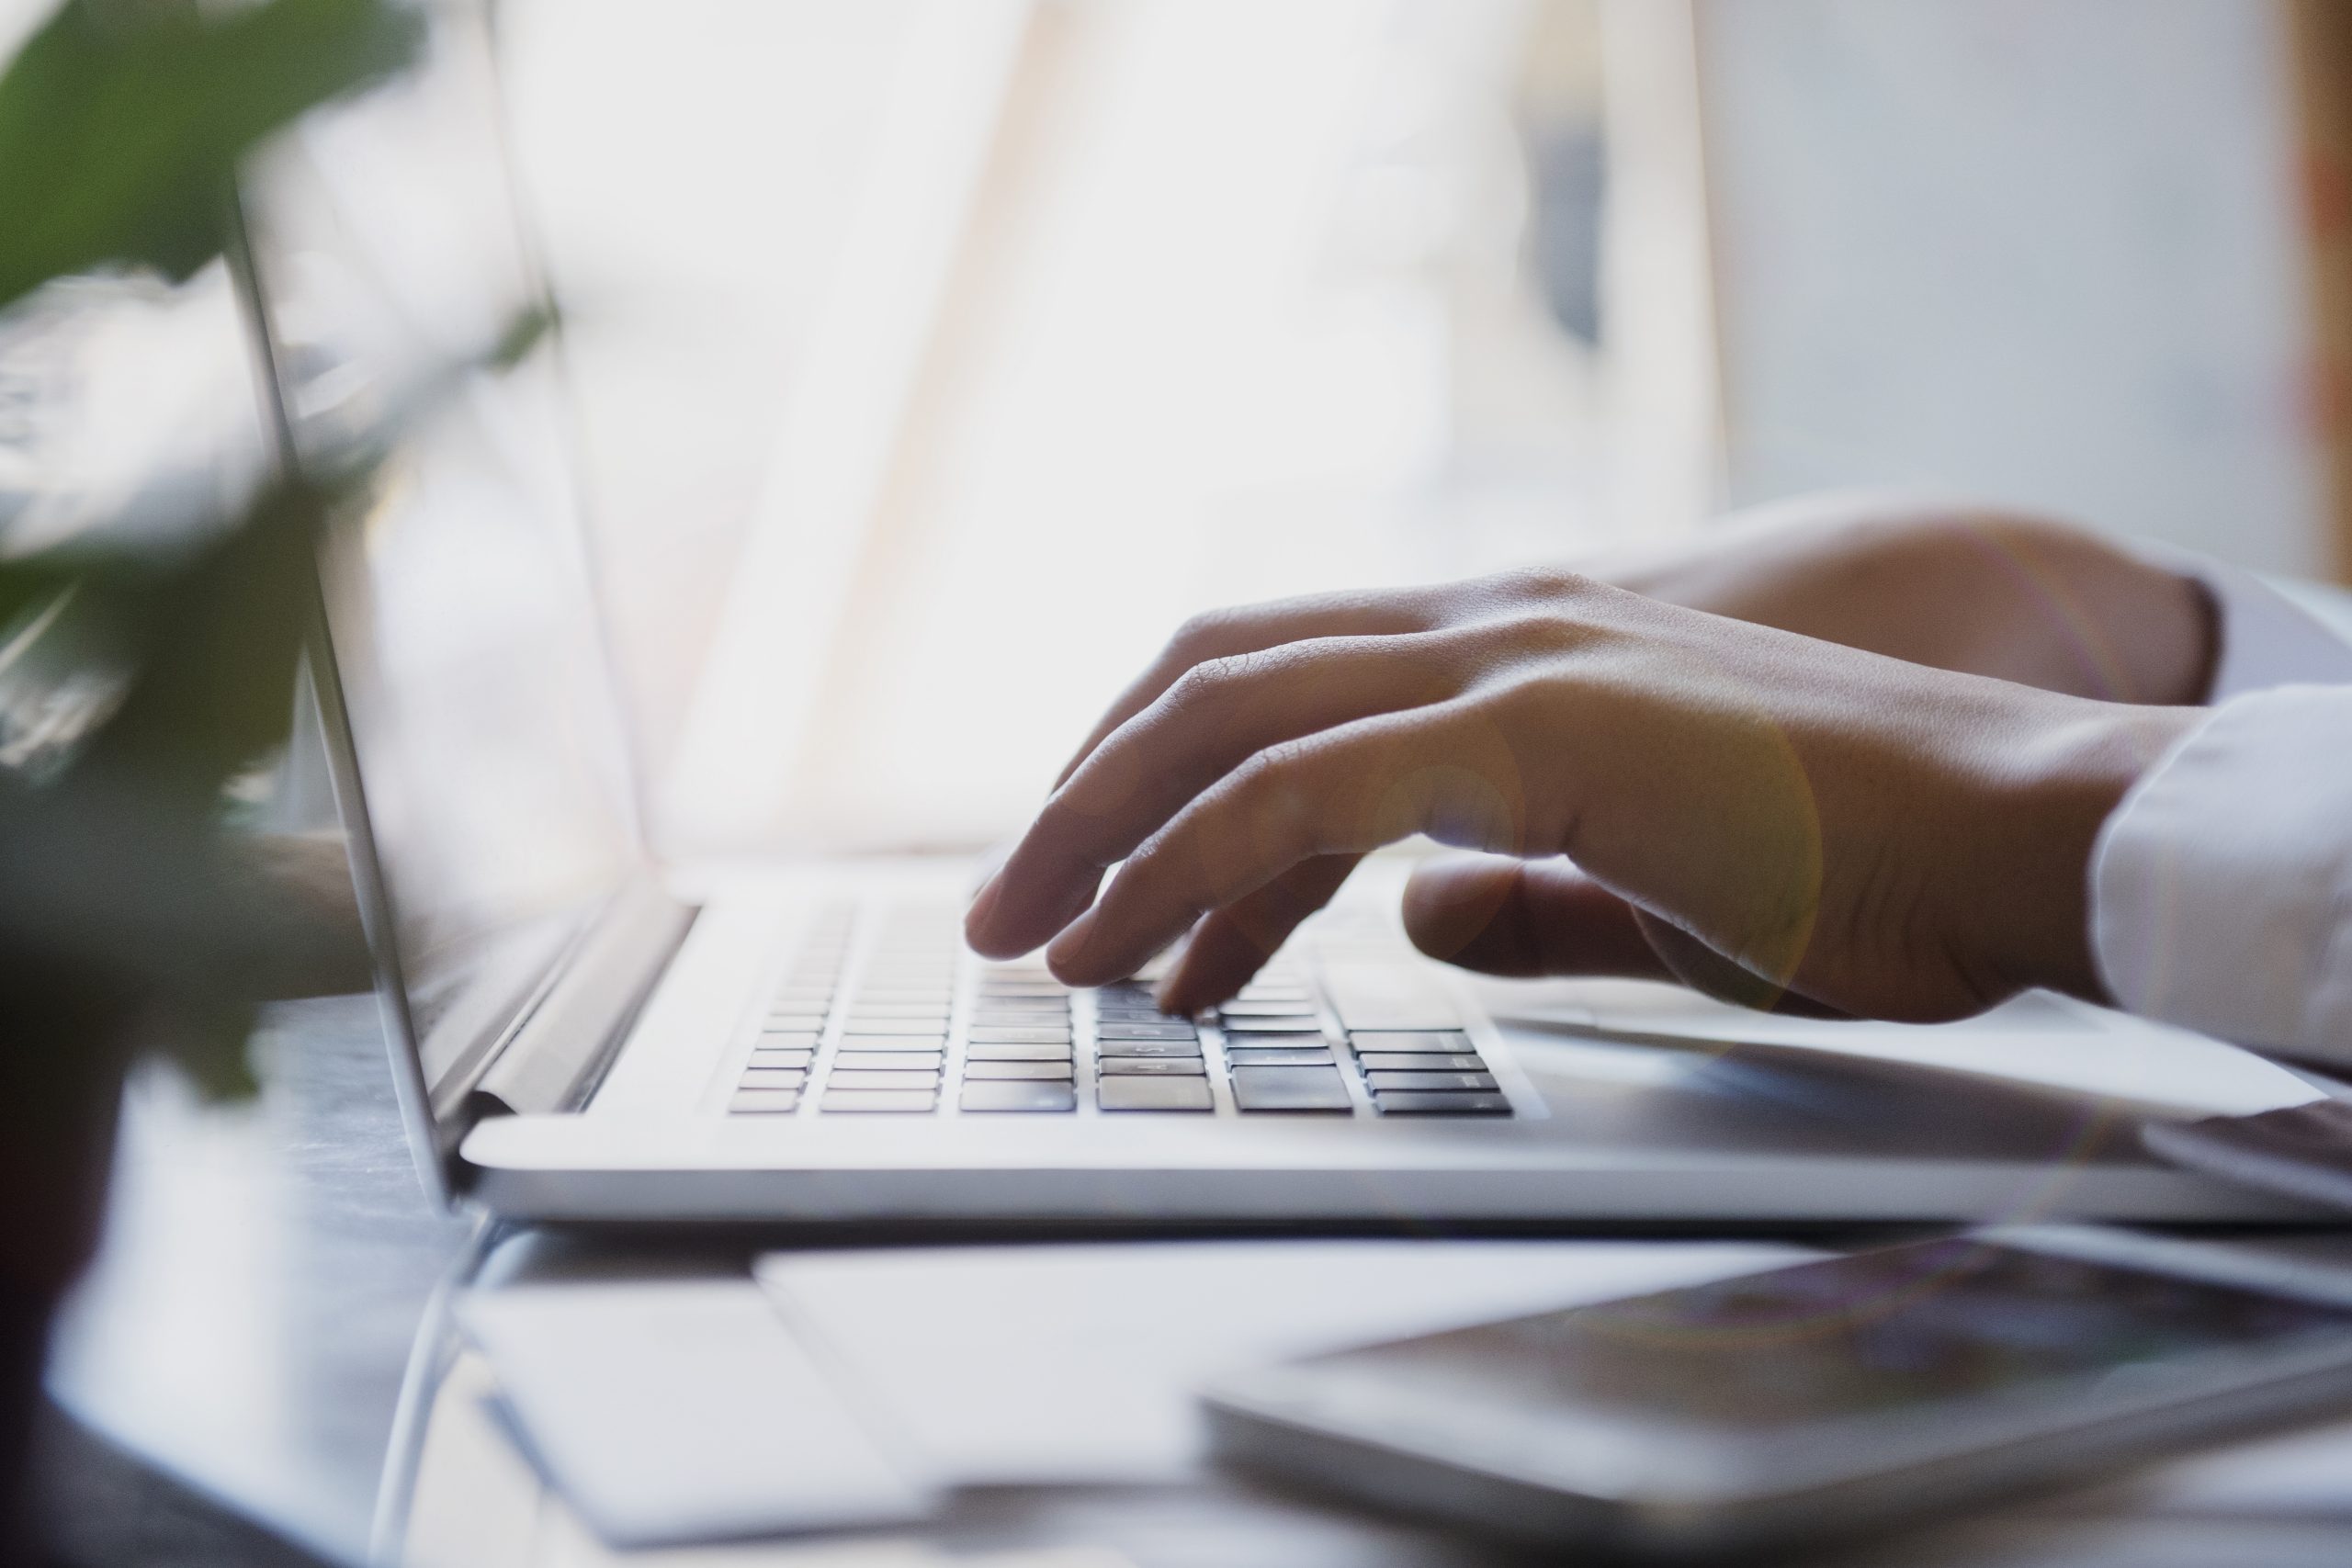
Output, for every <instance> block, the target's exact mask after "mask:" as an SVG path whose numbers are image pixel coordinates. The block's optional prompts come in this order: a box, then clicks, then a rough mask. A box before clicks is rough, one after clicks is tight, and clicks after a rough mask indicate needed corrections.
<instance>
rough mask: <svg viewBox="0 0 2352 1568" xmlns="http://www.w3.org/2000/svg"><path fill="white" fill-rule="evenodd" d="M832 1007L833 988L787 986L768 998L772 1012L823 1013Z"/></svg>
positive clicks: (769, 1009) (769, 1008)
mask: <svg viewBox="0 0 2352 1568" xmlns="http://www.w3.org/2000/svg"><path fill="white" fill-rule="evenodd" d="M832 1005H833V988H832V987H831V986H787V987H785V988H784V989H783V990H781V991H778V992H777V993H776V994H775V995H774V996H772V997H770V998H768V1011H770V1012H823V1011H824V1010H826V1009H827V1008H829V1007H831V1006H832Z"/></svg>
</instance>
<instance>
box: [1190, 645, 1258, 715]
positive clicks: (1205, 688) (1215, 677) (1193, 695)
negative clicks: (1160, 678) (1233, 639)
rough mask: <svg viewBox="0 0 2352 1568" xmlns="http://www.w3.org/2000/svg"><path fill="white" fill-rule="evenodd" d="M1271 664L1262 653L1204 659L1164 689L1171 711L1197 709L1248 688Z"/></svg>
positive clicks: (1232, 654) (1229, 654) (1225, 655)
mask: <svg viewBox="0 0 2352 1568" xmlns="http://www.w3.org/2000/svg"><path fill="white" fill-rule="evenodd" d="M1272 662H1273V660H1272V659H1271V658H1270V657H1269V656H1268V655H1266V654H1264V653H1228V654H1222V655H1219V656H1218V657H1216V658H1215V659H1204V660H1201V661H1200V662H1199V663H1197V664H1195V665H1193V666H1192V667H1191V668H1190V669H1188V670H1186V671H1184V672H1183V673H1182V675H1179V676H1178V677H1177V678H1176V680H1175V681H1174V682H1173V683H1172V684H1170V686H1169V688H1168V705H1169V706H1170V708H1171V709H1189V708H1197V707H1199V706H1201V705H1204V704H1206V703H1213V702H1215V701H1216V700H1217V699H1218V698H1220V697H1222V696H1225V695H1227V694H1230V693H1232V692H1233V691H1234V690H1236V689H1237V688H1238V687H1241V686H1245V685H1248V684H1249V683H1250V682H1251V681H1252V680H1253V679H1254V678H1255V677H1257V676H1258V675H1260V674H1262V673H1264V672H1265V671H1267V669H1268V668H1269V667H1270V666H1271V665H1272Z"/></svg>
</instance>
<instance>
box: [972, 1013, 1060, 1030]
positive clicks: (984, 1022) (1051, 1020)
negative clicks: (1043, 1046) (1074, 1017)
mask: <svg viewBox="0 0 2352 1568" xmlns="http://www.w3.org/2000/svg"><path fill="white" fill-rule="evenodd" d="M972 1027H973V1028H974V1029H1064V1030H1066V1029H1068V1028H1069V1014H1068V1013H1066V1012H999V1011H998V1010H996V1009H994V1008H974V1009H973V1010H972Z"/></svg>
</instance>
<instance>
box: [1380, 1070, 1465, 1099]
mask: <svg viewBox="0 0 2352 1568" xmlns="http://www.w3.org/2000/svg"><path fill="white" fill-rule="evenodd" d="M1364 1077H1365V1079H1366V1081H1368V1082H1369V1083H1370V1084H1371V1085H1372V1092H1373V1093H1374V1094H1379V1093H1382V1092H1383V1091H1385V1090H1392V1089H1427V1090H1436V1091H1448V1090H1459V1089H1486V1090H1489V1091H1491V1090H1493V1089H1495V1088H1496V1087H1497V1086H1496V1083H1495V1075H1494V1074H1492V1073H1392V1072H1378V1073H1366V1074H1365V1075H1364Z"/></svg>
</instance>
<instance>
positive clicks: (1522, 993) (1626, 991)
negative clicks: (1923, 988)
mask: <svg viewBox="0 0 2352 1568" xmlns="http://www.w3.org/2000/svg"><path fill="white" fill-rule="evenodd" d="M1473 988H1474V989H1475V990H1476V994H1477V996H1478V999H1479V1000H1480V1002H1481V1003H1483V1004H1484V1005H1485V1007H1486V1008H1487V1011H1488V1012H1489V1013H1490V1014H1491V1015H1492V1016H1493V1017H1494V1019H1495V1020H1496V1022H1497V1023H1498V1026H1499V1027H1500V1028H1501V1029H1502V1031H1503V1033H1504V1034H1505V1036H1506V1037H1507V1038H1509V1040H1510V1043H1511V1044H1512V1046H1513V1047H1514V1048H1515V1049H1518V1050H1521V1051H1522V1052H1526V1051H1532V1052H1535V1053H1538V1054H1540V1052H1541V1051H1542V1048H1543V1045H1544V1031H1545V1029H1546V1027H1547V1026H1561V1025H1565V1026H1566V1028H1567V1029H1568V1030H1570V1031H1574V1032H1577V1033H1575V1034H1573V1035H1570V1036H1568V1038H1571V1039H1581V1038H1582V1037H1583V1034H1582V1032H1584V1031H1590V1030H1600V1031H1603V1032H1623V1033H1630V1034H1635V1035H1640V1034H1667V1035H1674V1036H1678V1037H1679V1038H1683V1039H1691V1040H1700V1041H1721V1042H1733V1043H1736V1042H1743V1041H1752V1042H1755V1043H1758V1044H1770V1045H1794V1046H1801V1047H1804V1048H1806V1049H1809V1050H1818V1051H1831V1052H1842V1053H1845V1054H1848V1055H1857V1056H1868V1057H1871V1058H1873V1059H1876V1060H1880V1061H1890V1062H1908V1063H1912V1064H1914V1065H1916V1066H1928V1067H1940V1068H1945V1069H1949V1070H1952V1071H1957V1072H1969V1073H1979V1074H1983V1075H1985V1076H1986V1077H1999V1078H2007V1079H2009V1080H2011V1081H2013V1082H2017V1083H2027V1084H2035V1085H2039V1086H2041V1087H2044V1088H2048V1089H2062V1090H2071V1091H2074V1092H2077V1093H2082V1094H2092V1095H2098V1096H2102V1097H2109V1098H2114V1099H2119V1100H2131V1101H2135V1102H2137V1103H2139V1104H2141V1105H2143V1106H2146V1107H2148V1108H2149V1109H2151V1110H2154V1111H2175V1112H2187V1113H2191V1114H2195V1115H2205V1116H2218V1115H2244V1114H2248V1113H2251V1112H2255V1111H2268V1110H2272V1109H2274V1108H2276V1107H2278V1106H2285V1105H2301V1104H2302V1103H2304V1102H2306V1101H2308V1100H2312V1099H2314V1098H2317V1096H2318V1091H2317V1090H2315V1089H2312V1087H2311V1085H2310V1084H2309V1083H2307V1082H2305V1081H2304V1080H2303V1079H2302V1078H2301V1077H2298V1076H2297V1075H2295V1074H2294V1073H2292V1072H2290V1071H2289V1070H2288V1069H2286V1068H2284V1067H2281V1066H2278V1064H2277V1063H2275V1062H2268V1061H2265V1060H2264V1059H2263V1058H2261V1057H2260V1056H2257V1055H2254V1054H2253V1053H2252V1052H2250V1051H2245V1050H2242V1049H2240V1048H2239V1047H2237V1046H2235V1045H2230V1044H2225V1043H2222V1042H2221V1041H2219V1040H2209V1039H2207V1038H2206V1037H2205V1036H2204V1035H2201V1034H2192V1033H2190V1032H2188V1031H2187V1030H2184V1029H2174V1028H2171V1027H2169V1026H2167V1025H2165V1024H2161V1023H2153V1022H2150V1021H2147V1020H2145V1019H2137V1018H2127V1017H2124V1016H2123V1015H2121V1014H2120V1013H2113V1012H2108V1011H2103V1010H2098V1009H2095V1008H2087V1007H2083V1006H2080V1005H2078V1004H2075V1003H2074V1002H2069V1001H2064V1000H2062V999H2060V998H2054V997H2052V996H2049V995H2047V994H2044V993H2041V992H2030V993H2028V994H2027V995H2025V996H2021V997H2018V998H2015V999H2014V1000H2012V1001H2009V1002H2007V1003H2006V1004H2004V1005H2003V1006H2001V1007H1998V1008H1996V1009H1994V1010H1992V1011H1991V1012H1988V1013H1985V1014H1983V1015H1982V1016H1980V1017H1977V1018H1973V1019H1967V1020H1963V1021H1960V1022H1957V1023H1939V1024H1904V1023H1879V1022H1871V1021H1855V1022H1848V1021H1839V1020H1825V1019H1810V1018H1798V1017H1792V1016H1786V1015H1782V1014H1779V1013H1759V1012H1754V1011H1750V1010H1747V1009H1745V1008H1736V1007H1732V1006H1730V1005H1728V1004H1726V1003H1723V1002H1715V1001H1710V1000H1709V999H1708V998H1705V997H1702V996H1700V995H1699V994H1698V993H1696V992H1694V991H1688V990H1684V989H1683V988H1681V987H1679V986H1661V985H1655V984H1652V983H1650V982H1647V981H1642V980H1559V981H1543V982H1537V983H1532V984H1531V983H1526V982H1518V983H1511V982H1501V981H1485V982H1479V983H1477V984H1476V985H1475V986H1474V987H1473ZM1538 1059H1540V1055H1539V1058H1538Z"/></svg>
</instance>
